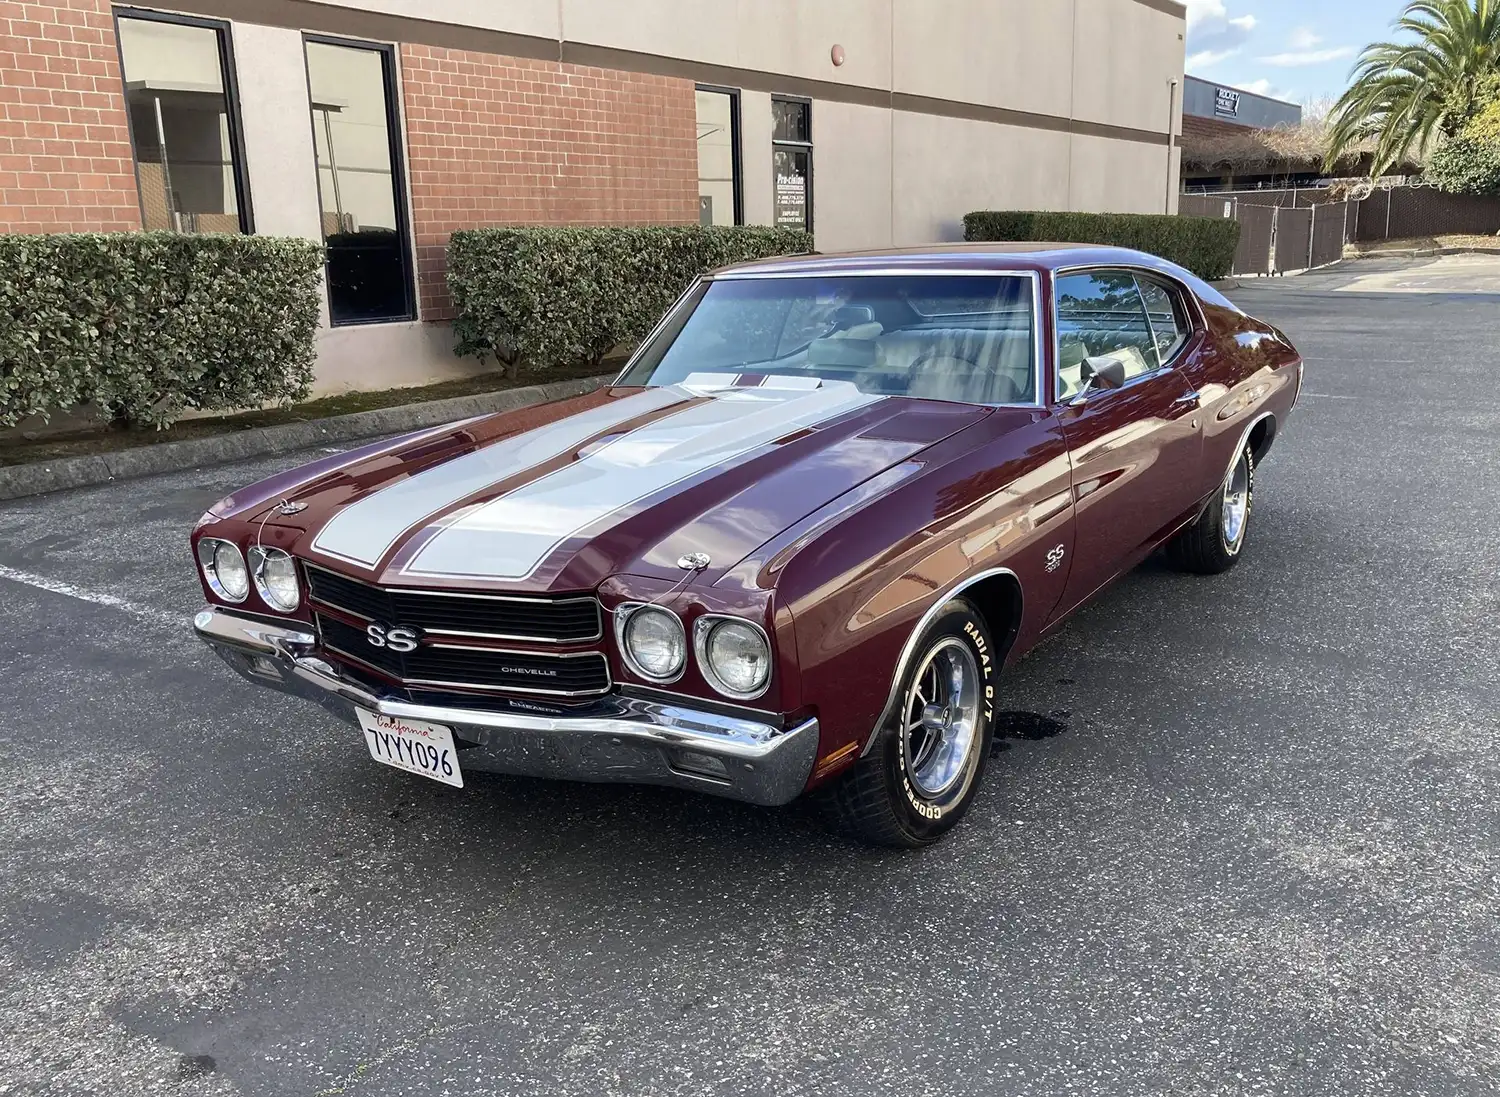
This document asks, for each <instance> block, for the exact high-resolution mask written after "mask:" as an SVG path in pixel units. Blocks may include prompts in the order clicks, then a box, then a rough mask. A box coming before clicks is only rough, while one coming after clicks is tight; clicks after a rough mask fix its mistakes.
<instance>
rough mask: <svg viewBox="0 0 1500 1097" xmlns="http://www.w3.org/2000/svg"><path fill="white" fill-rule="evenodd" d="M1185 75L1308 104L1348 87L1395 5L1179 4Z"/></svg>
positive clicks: (1337, 1)
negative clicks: (1184, 14)
mask: <svg viewBox="0 0 1500 1097" xmlns="http://www.w3.org/2000/svg"><path fill="white" fill-rule="evenodd" d="M1186 2H1187V7H1188V38H1187V52H1188V62H1187V71H1188V73H1189V74H1190V75H1192V76H1201V77H1203V78H1204V79H1206V80H1214V81H1222V82H1224V83H1227V84H1233V85H1234V86H1235V87H1240V88H1244V89H1246V90H1247V91H1254V92H1259V93H1261V94H1262V95H1271V96H1275V97H1276V98H1278V99H1289V100H1292V101H1293V102H1298V103H1313V102H1316V101H1318V100H1320V99H1323V98H1325V97H1333V96H1336V95H1338V93H1339V92H1341V91H1343V90H1344V88H1345V87H1347V86H1348V80H1349V69H1350V66H1351V65H1353V64H1354V61H1355V58H1356V57H1357V56H1358V55H1359V51H1360V50H1361V49H1363V48H1364V47H1365V46H1366V45H1367V44H1369V43H1370V42H1374V41H1377V40H1380V39H1386V38H1390V37H1391V23H1392V21H1393V20H1395V19H1396V18H1397V17H1398V16H1399V15H1400V14H1401V12H1402V9H1403V8H1405V6H1406V5H1405V3H1404V2H1403V0H1186Z"/></svg>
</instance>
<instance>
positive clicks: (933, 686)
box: [825, 598, 1000, 849]
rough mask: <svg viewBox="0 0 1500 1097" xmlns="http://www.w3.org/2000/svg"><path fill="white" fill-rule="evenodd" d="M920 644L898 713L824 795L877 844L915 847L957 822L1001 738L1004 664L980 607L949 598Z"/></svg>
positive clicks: (853, 828)
mask: <svg viewBox="0 0 1500 1097" xmlns="http://www.w3.org/2000/svg"><path fill="white" fill-rule="evenodd" d="M914 651H915V656H914V657H913V659H912V661H911V663H910V664H909V665H908V666H907V668H906V675H905V677H904V678H903V680H902V682H901V686H900V693H899V694H898V696H899V698H900V701H899V706H898V708H897V711H896V715H895V717H894V718H892V719H891V721H890V722H889V723H888V724H887V725H886V726H885V727H883V728H881V729H880V731H879V733H878V734H877V736H876V739H875V742H874V744H873V745H872V746H871V748H870V750H869V752H868V753H867V754H866V755H865V756H864V757H863V758H861V759H860V760H859V762H858V764H856V765H855V767H854V768H853V769H852V770H851V771H850V772H849V774H848V775H847V776H845V777H844V778H843V779H842V780H841V781H839V782H838V783H837V784H836V785H834V786H833V787H832V788H830V789H829V790H828V791H827V792H826V793H825V802H826V803H827V805H828V806H829V808H830V810H831V813H832V815H833V818H834V821H835V823H836V824H837V825H838V826H839V827H840V829H842V830H844V831H846V832H847V833H849V834H851V835H853V836H854V837H856V838H859V839H861V840H862V841H865V842H869V843H871V844H872V845H881V846H894V847H896V848H900V849H914V848H917V847H920V846H925V845H930V844H931V843H933V842H935V841H937V840H938V839H939V838H940V837H942V835H943V834H944V833H946V832H947V831H948V830H950V829H952V827H953V826H954V824H956V823H957V822H958V821H959V820H960V819H961V818H963V815H964V813H965V812H966V811H968V809H969V805H970V804H971V803H972V802H973V800H974V795H975V793H976V792H978V790H979V783H980V780H981V779H982V778H983V776H984V765H985V760H986V759H987V758H988V757H989V753H990V744H991V742H992V740H993V737H994V725H995V687H996V683H997V679H998V677H999V671H1000V667H999V664H998V662H997V653H996V649H995V643H994V640H993V638H992V637H991V636H990V632H989V628H988V626H987V625H986V624H985V621H984V618H983V617H982V616H981V615H980V613H979V611H978V610H977V609H975V608H974V605H973V604H972V603H971V602H969V601H968V600H967V599H964V598H955V599H953V600H952V601H950V602H949V603H948V604H947V605H945V606H944V607H943V609H942V612H940V613H939V614H938V616H937V619H936V620H934V621H933V622H932V624H931V625H929V626H928V627H927V628H926V629H925V630H924V631H923V633H922V636H921V637H920V638H919V640H918V642H917V645H916V648H915V649H914Z"/></svg>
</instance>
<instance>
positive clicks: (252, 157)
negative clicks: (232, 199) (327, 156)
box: [233, 23, 323, 244]
mask: <svg viewBox="0 0 1500 1097" xmlns="http://www.w3.org/2000/svg"><path fill="white" fill-rule="evenodd" d="M233 31H234V56H235V68H236V73H237V75H238V77H239V90H240V123H241V129H242V130H243V133H244V141H245V168H246V171H247V172H248V174H249V180H250V204H251V209H252V210H253V211H254V213H255V231H256V232H261V233H265V234H267V235H271V236H302V237H306V238H307V239H309V240H316V241H317V242H318V243H320V244H321V243H322V242H323V229H322V223H321V221H320V220H319V215H318V187H317V178H318V169H317V162H316V161H315V160H314V159H313V143H312V117H311V114H310V112H309V107H308V100H307V70H306V68H305V67H304V65H303V60H302V35H301V34H299V33H298V32H297V31H294V30H287V29H284V28H282V27H265V26H260V25H258V24H255V23H235V24H233Z"/></svg>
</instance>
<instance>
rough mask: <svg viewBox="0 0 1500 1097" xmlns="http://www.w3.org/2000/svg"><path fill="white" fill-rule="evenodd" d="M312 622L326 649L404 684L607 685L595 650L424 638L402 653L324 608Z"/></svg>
mask: <svg viewBox="0 0 1500 1097" xmlns="http://www.w3.org/2000/svg"><path fill="white" fill-rule="evenodd" d="M313 621H314V623H315V624H316V625H317V628H318V635H319V636H320V637H321V638H322V644H323V647H324V648H325V649H326V650H327V651H329V652H331V653H333V654H335V655H341V656H344V657H345V658H347V659H352V660H354V661H355V662H357V663H362V664H364V665H365V666H367V667H371V668H373V669H375V670H378V671H381V672H383V673H384V674H387V675H389V676H390V677H392V678H395V679H397V680H399V681H401V682H403V683H405V684H407V685H417V686H436V687H439V688H452V689H471V690H503V691H507V692H512V693H533V694H543V695H551V696H557V697H586V696H592V695H596V694H600V693H606V692H608V691H609V688H610V678H609V663H608V661H607V660H606V659H605V657H604V653H603V652H599V651H585V652H578V653H573V654H563V653H556V652H549V651H508V650H504V649H500V648H482V647H472V646H469V647H458V646H454V645H450V644H443V643H440V642H438V643H435V642H433V641H431V640H426V639H424V641H423V642H422V643H421V644H420V645H419V646H418V647H417V649H416V650H415V651H409V652H404V653H403V652H398V651H393V650H392V649H391V648H390V647H378V646H376V645H374V644H372V643H370V642H369V639H368V637H367V636H366V635H365V632H364V630H363V629H361V628H359V627H357V626H355V625H351V624H348V623H347V622H345V621H341V620H339V619H338V618H337V617H332V616H330V615H328V614H326V613H315V614H313ZM401 623H402V624H405V623H406V622H405V621H402V622H401Z"/></svg>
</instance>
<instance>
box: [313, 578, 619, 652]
mask: <svg viewBox="0 0 1500 1097" xmlns="http://www.w3.org/2000/svg"><path fill="white" fill-rule="evenodd" d="M307 583H308V586H309V587H310V588H311V591H310V592H311V595H312V600H313V601H314V602H318V603H320V604H322V605H325V606H328V607H330V608H332V609H339V610H343V611H344V612H345V613H349V614H353V615H354V616H355V617H363V618H364V619H365V620H367V621H380V622H382V623H384V624H387V625H407V626H409V627H412V628H418V629H421V630H422V631H423V632H439V633H450V634H459V635H472V636H484V637H489V638H493V639H502V640H532V641H540V642H543V643H559V644H571V643H580V642H586V641H589V640H597V639H599V637H600V636H601V634H602V632H601V628H600V610H599V601H598V599H596V598H591V597H577V598H555V599H553V598H508V597H507V598H497V597H485V596H483V595H470V594H452V595H449V594H430V593H420V592H415V591H404V590H386V589H384V588H381V587H373V586H371V585H370V584H368V583H361V582H360V581H359V580H357V579H348V578H345V577H344V576H342V575H335V574H334V573H333V572H331V571H324V570H323V569H322V568H317V567H308V568H307Z"/></svg>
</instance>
